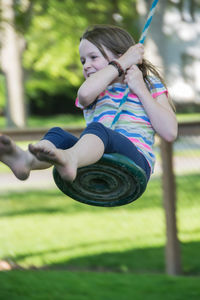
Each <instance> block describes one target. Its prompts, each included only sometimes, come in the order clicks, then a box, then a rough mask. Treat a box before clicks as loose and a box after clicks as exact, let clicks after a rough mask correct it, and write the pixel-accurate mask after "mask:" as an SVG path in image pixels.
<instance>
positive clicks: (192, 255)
mask: <svg viewBox="0 0 200 300" xmlns="http://www.w3.org/2000/svg"><path fill="white" fill-rule="evenodd" d="M191 177H192V181H193V182H195V185H193V186H192V185H189V186H188V187H187V190H185V185H186V184H185V182H186V180H187V176H185V177H180V178H179V180H178V195H179V198H178V199H179V201H178V228H179V237H180V238H181V241H182V243H183V244H182V249H183V261H184V268H185V271H187V272H194V273H199V269H200V262H199V259H198V252H199V250H200V249H199V248H200V233H199V222H198V220H199V217H198V216H199V214H200V198H199V197H200V196H198V191H199V190H200V183H199V181H197V178H198V176H197V175H190V179H191ZM184 190H185V192H186V194H185V195H184V197H183V192H184ZM186 195H187V196H186ZM161 199H162V194H161V184H160V181H159V179H156V180H155V179H153V180H152V181H151V182H150V184H149V186H148V189H147V191H146V192H145V194H144V196H143V197H142V198H141V199H139V200H137V201H136V202H135V203H132V204H129V205H126V206H123V207H118V208H99V207H91V206H87V205H84V204H81V203H78V202H76V201H74V200H72V199H70V198H68V197H67V196H65V195H63V194H62V193H61V192H59V191H58V190H49V191H43V192H42V191H24V192H23V191H22V192H16V193H7V194H4V195H2V196H1V200H0V206H1V213H0V216H1V218H0V227H1V228H4V230H2V231H1V232H0V244H1V248H0V256H1V258H4V259H5V258H9V259H11V260H12V261H14V262H16V263H18V264H20V265H21V266H23V267H26V268H27V267H30V266H31V265H34V266H36V267H42V266H48V267H49V268H53V267H54V266H58V267H62V268H63V267H66V268H69V267H73V268H79V269H85V268H86V269H88V268H89V269H91V268H94V269H98V268H105V269H108V270H112V271H121V272H124V271H131V272H145V271H148V272H164V269H165V262H164V247H165V242H166V236H165V217H164V210H163V206H162V200H161ZM188 253H189V255H188Z"/></svg>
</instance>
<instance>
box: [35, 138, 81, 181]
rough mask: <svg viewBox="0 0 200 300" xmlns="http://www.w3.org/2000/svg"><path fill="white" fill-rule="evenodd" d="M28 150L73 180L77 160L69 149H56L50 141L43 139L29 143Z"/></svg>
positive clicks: (64, 177)
mask: <svg viewBox="0 0 200 300" xmlns="http://www.w3.org/2000/svg"><path fill="white" fill-rule="evenodd" d="M29 151H30V152H31V153H32V154H33V155H35V156H36V158H37V159H39V160H41V161H45V162H48V163H50V164H52V165H54V166H55V167H56V169H57V171H58V173H59V174H60V176H61V177H62V178H63V179H64V180H66V181H69V182H73V181H74V179H75V178H76V173H77V162H76V160H75V158H74V155H73V152H72V151H71V149H67V150H62V149H57V148H56V147H55V146H54V145H53V144H52V143H51V142H49V141H46V140H43V141H41V142H39V143H37V144H35V145H32V144H30V145H29Z"/></svg>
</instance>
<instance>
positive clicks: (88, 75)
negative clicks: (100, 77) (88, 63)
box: [87, 72, 95, 77]
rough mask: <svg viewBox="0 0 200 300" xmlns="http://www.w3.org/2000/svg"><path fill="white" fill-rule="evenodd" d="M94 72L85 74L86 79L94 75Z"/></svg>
mask: <svg viewBox="0 0 200 300" xmlns="http://www.w3.org/2000/svg"><path fill="white" fill-rule="evenodd" d="M94 73H95V72H91V73H88V74H87V77H90V75H92V74H94Z"/></svg>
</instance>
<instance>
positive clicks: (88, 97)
mask: <svg viewBox="0 0 200 300" xmlns="http://www.w3.org/2000/svg"><path fill="white" fill-rule="evenodd" d="M143 54H144V47H143V45H142V44H137V45H134V46H132V47H130V48H129V49H128V50H127V51H126V52H125V53H124V54H123V55H122V56H121V57H119V58H116V61H118V62H119V64H120V65H121V67H122V69H123V70H124V71H126V69H127V68H129V67H130V66H131V65H133V64H139V63H142V58H143ZM118 76H119V73H118V70H117V69H116V68H115V67H114V66H112V65H107V66H106V67H105V68H103V69H101V70H99V71H97V72H96V73H94V74H91V75H90V77H88V78H87V79H86V80H85V81H84V82H83V84H82V85H81V87H80V88H79V90H78V99H79V103H80V104H81V105H83V107H87V106H88V105H90V104H91V103H93V102H94V101H95V100H96V98H97V97H98V96H99V95H100V94H101V93H102V92H103V91H105V89H106V88H107V86H108V85H109V84H111V83H112V82H113V80H115V79H116V78H118Z"/></svg>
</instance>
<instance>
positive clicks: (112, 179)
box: [53, 0, 158, 207]
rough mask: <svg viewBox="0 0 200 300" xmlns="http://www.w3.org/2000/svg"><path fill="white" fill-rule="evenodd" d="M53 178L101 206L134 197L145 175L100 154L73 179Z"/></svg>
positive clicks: (143, 185)
mask: <svg viewBox="0 0 200 300" xmlns="http://www.w3.org/2000/svg"><path fill="white" fill-rule="evenodd" d="M157 3H158V0H154V1H153V4H152V7H151V9H150V12H149V15H148V18H147V21H146V24H145V26H144V29H143V31H142V35H141V38H140V41H139V42H140V43H142V44H143V43H144V40H145V38H146V34H147V31H148V29H149V25H150V23H151V20H152V16H153V14H154V12H155V7H156V5H157ZM127 96H128V89H127V90H126V91H125V94H124V97H123V99H122V100H121V103H120V105H119V109H118V111H117V114H116V115H115V118H114V120H113V122H112V125H111V128H114V126H115V124H116V122H117V120H118V119H119V116H120V113H121V111H122V108H123V104H124V103H125V102H126V99H127ZM53 177H54V181H55V183H56V185H57V187H58V188H59V189H60V190H61V191H62V192H63V193H64V194H66V195H67V196H69V197H71V198H72V199H74V200H77V201H79V202H82V203H85V204H89V205H93V206H102V207H114V206H120V205H125V204H128V203H130V202H133V201H135V200H136V199H138V198H139V197H140V196H141V195H142V194H143V192H144V191H145V189H146V186H147V177H146V174H145V172H144V170H143V169H142V168H140V167H139V166H138V165H136V164H135V163H134V162H133V161H132V160H131V159H129V158H127V157H125V156H124V155H121V154H117V153H111V154H104V155H103V157H102V158H101V159H100V160H99V161H98V162H97V163H95V164H92V165H89V166H86V167H82V168H79V169H78V171H77V176H76V179H75V180H74V181H73V182H72V183H70V182H67V181H64V180H63V179H62V178H61V177H60V175H59V173H58V172H57V170H56V168H55V167H54V168H53Z"/></svg>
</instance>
